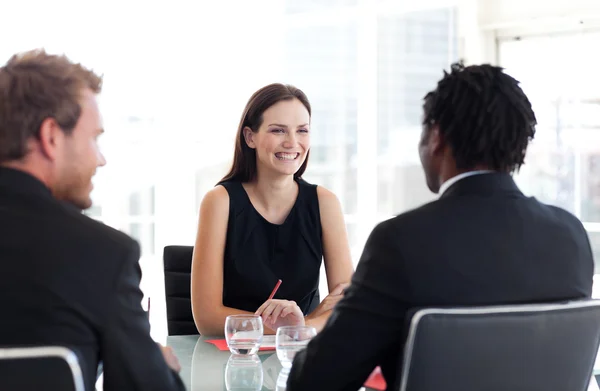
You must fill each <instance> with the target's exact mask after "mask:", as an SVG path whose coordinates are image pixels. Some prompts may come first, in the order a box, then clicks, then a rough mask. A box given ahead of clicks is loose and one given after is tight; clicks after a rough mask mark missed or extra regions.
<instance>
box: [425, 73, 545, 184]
mask: <svg viewBox="0 0 600 391" xmlns="http://www.w3.org/2000/svg"><path fill="white" fill-rule="evenodd" d="M424 99H425V103H424V105H423V109H424V117H423V125H424V126H425V127H426V129H429V128H430V127H431V126H432V125H438V126H439V131H440V134H441V135H442V136H443V138H444V140H446V142H447V143H448V144H449V145H450V147H451V148H452V153H453V156H454V159H455V160H456V167H457V168H458V169H472V168H473V167H475V166H477V165H483V166H486V167H489V168H490V169H492V170H496V171H502V172H513V171H515V170H518V169H519V168H520V167H521V165H522V164H523V163H524V162H525V152H526V150H527V146H528V144H529V142H530V141H531V140H532V139H533V137H534V135H535V126H536V123H537V121H536V118H535V114H534V112H533V110H532V108H531V103H530V102H529V99H527V96H526V95H525V93H524V92H523V90H522V89H521V87H519V82H518V81H517V80H515V79H514V78H512V77H511V76H509V75H507V74H506V73H504V72H503V69H502V68H500V67H497V66H492V65H489V64H484V65H473V66H468V67H465V66H464V65H463V64H462V63H456V64H452V70H451V72H450V73H447V72H445V71H444V77H443V78H442V80H440V82H439V83H438V85H437V88H436V89H435V90H434V91H432V92H430V93H428V94H427V95H426V96H425V98H424Z"/></svg>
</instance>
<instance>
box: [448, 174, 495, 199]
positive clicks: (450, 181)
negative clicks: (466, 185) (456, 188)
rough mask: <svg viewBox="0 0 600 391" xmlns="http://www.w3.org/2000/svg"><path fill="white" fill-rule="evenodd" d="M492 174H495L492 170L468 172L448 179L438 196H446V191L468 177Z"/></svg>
mask: <svg viewBox="0 0 600 391" xmlns="http://www.w3.org/2000/svg"><path fill="white" fill-rule="evenodd" d="M491 172H494V171H490V170H478V171H468V172H463V173H462V174H458V175H456V176H453V177H452V178H450V179H448V180H447V181H446V182H444V183H442V186H440V191H439V192H438V194H439V195H442V194H444V192H445V191H446V190H448V188H449V187H450V186H452V185H453V184H455V183H456V182H458V181H460V180H461V179H464V178H466V177H470V176H473V175H480V174H489V173H491Z"/></svg>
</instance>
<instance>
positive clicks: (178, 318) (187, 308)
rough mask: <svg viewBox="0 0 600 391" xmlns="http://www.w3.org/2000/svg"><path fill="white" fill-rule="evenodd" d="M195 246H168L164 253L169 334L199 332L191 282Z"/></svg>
mask: <svg viewBox="0 0 600 391" xmlns="http://www.w3.org/2000/svg"><path fill="white" fill-rule="evenodd" d="M193 252H194V247H193V246H166V247H165V249H164V253H163V261H164V272H165V295H166V302H167V329H168V333H169V335H191V334H198V329H197V328H196V324H195V323H194V317H193V315H192V301H191V299H190V284H191V272H192V254H193Z"/></svg>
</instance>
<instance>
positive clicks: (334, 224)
mask: <svg viewBox="0 0 600 391" xmlns="http://www.w3.org/2000/svg"><path fill="white" fill-rule="evenodd" d="M317 196H318V198H319V210H320V217H321V230H322V232H323V258H324V262H325V272H326V274H327V286H328V288H329V296H327V297H326V298H325V299H324V300H323V301H322V302H321V304H320V305H319V307H317V309H315V311H313V313H312V314H310V315H308V316H307V317H306V323H307V324H308V325H311V326H314V327H315V328H317V330H320V329H321V328H323V326H324V325H325V322H326V321H327V319H328V318H329V315H330V314H331V309H332V308H333V306H334V305H335V303H337V302H338V301H339V300H340V299H341V298H342V297H343V295H344V292H343V290H344V289H345V288H346V287H347V286H348V285H349V284H350V279H351V278H352V274H353V273H354V267H353V266H352V258H351V256H350V246H349V244H348V234H347V232H346V223H345V222H344V214H343V213H342V206H341V204H340V201H339V200H338V198H337V197H336V196H335V194H333V193H332V192H331V191H329V190H327V189H325V188H324V187H321V186H318V187H317Z"/></svg>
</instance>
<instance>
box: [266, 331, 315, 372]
mask: <svg viewBox="0 0 600 391" xmlns="http://www.w3.org/2000/svg"><path fill="white" fill-rule="evenodd" d="M315 335H317V330H316V329H315V328H314V327H310V326H283V327H280V328H278V329H277V334H276V336H275V349H276V350H277V358H278V359H279V361H280V362H281V366H282V367H283V368H284V369H287V370H289V369H290V368H291V367H292V362H293V361H294V356H295V355H296V353H298V352H299V351H300V350H302V349H304V348H305V347H306V345H308V343H309V342H310V340H311V339H312V338H313V337H314V336H315Z"/></svg>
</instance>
